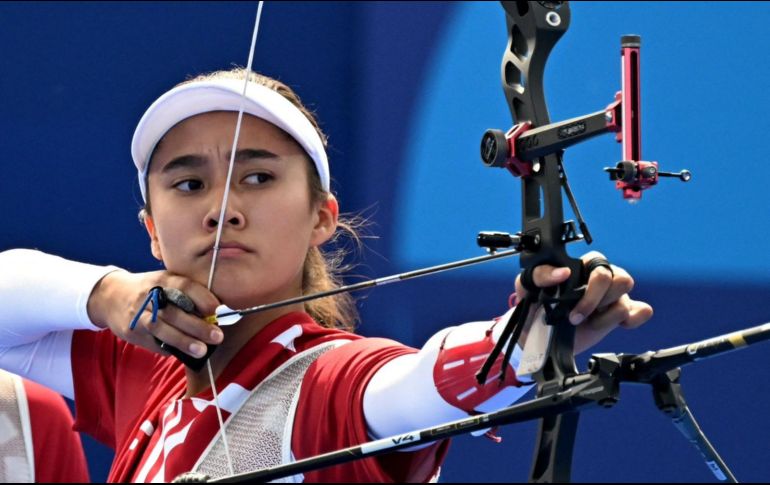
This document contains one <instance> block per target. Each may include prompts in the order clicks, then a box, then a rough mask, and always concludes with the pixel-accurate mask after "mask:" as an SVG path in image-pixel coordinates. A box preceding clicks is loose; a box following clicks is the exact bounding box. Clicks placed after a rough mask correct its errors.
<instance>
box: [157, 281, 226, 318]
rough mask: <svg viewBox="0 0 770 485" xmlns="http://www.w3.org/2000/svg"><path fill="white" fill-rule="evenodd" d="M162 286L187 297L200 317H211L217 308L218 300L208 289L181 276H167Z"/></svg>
mask: <svg viewBox="0 0 770 485" xmlns="http://www.w3.org/2000/svg"><path fill="white" fill-rule="evenodd" d="M164 286H170V287H172V288H176V289H178V290H179V291H181V292H182V293H184V294H185V295H187V296H189V297H190V299H191V300H192V301H193V303H195V308H196V309H197V310H198V311H199V312H200V313H201V315H204V316H206V315H213V314H214V313H215V311H216V308H217V307H218V306H219V303H220V302H219V299H217V297H216V296H214V294H213V293H212V292H211V291H209V289H208V288H206V287H205V286H203V285H201V284H200V283H196V282H195V281H192V280H190V279H188V278H185V277H183V276H176V275H171V276H169V277H168V279H167V281H164Z"/></svg>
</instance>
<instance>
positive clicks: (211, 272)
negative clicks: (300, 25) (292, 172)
mask: <svg viewBox="0 0 770 485" xmlns="http://www.w3.org/2000/svg"><path fill="white" fill-rule="evenodd" d="M263 4H264V2H263V1H260V2H259V3H258V6H257V18H256V20H255V22H254V32H253V33H252V36H251V47H250V48H249V60H248V62H247V63H246V75H245V79H244V81H243V92H242V93H241V104H240V108H239V109H238V121H237V122H236V124H235V135H234V137H233V149H232V150H231V151H230V163H229V165H228V167H227V181H226V182H225V191H224V195H223V196H222V208H221V209H220V212H219V221H218V224H217V235H216V239H215V240H214V252H213V255H212V259H211V269H210V270H209V281H208V285H207V288H208V289H209V290H211V289H212V287H213V286H214V273H215V271H216V266H217V256H218V255H219V243H220V240H221V239H222V230H223V228H224V219H225V212H226V211H227V199H228V196H229V195H230V183H231V180H232V177H233V168H234V166H235V151H236V149H237V148H238V138H239V136H240V133H241V124H242V121H243V112H244V110H245V108H246V89H247V88H248V86H249V73H250V72H251V66H252V64H253V62H254V51H255V47H256V45H257V33H258V32H259V22H260V19H261V17H262V5H263ZM206 366H207V368H208V374H209V382H210V384H211V391H212V394H213V395H214V406H215V407H216V410H217V419H218V420H219V434H220V435H221V436H222V445H223V446H224V450H225V456H226V457H227V467H228V469H229V470H230V475H235V469H234V468H233V460H232V457H231V456H230V448H229V447H228V444H227V434H226V433H225V424H224V420H223V419H222V409H221V408H220V406H219V394H218V393H217V387H216V384H215V382H214V371H213V370H212V369H211V359H209V360H207V361H206Z"/></svg>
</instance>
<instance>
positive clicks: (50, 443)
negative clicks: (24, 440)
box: [23, 379, 90, 483]
mask: <svg viewBox="0 0 770 485" xmlns="http://www.w3.org/2000/svg"><path fill="white" fill-rule="evenodd" d="M23 383H24V392H25V394H26V395H27V406H28V408H29V418H30V419H29V421H30V425H31V428H32V449H33V453H34V457H35V481H36V482H38V483H50V482H63V483H78V482H79V483H84V482H89V481H90V479H89V477H88V464H87V463H86V457H85V455H84V454H83V446H82V444H81V442H80V436H79V435H78V434H77V433H76V432H75V431H73V429H72V427H73V419H72V413H70V410H69V408H68V407H67V404H66V403H65V402H64V399H63V398H62V397H61V396H60V395H58V394H56V393H55V392H52V391H50V390H48V389H46V388H45V387H43V386H41V385H39V384H36V383H34V382H31V381H28V380H26V379H25V380H23Z"/></svg>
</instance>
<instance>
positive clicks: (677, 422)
mask: <svg viewBox="0 0 770 485" xmlns="http://www.w3.org/2000/svg"><path fill="white" fill-rule="evenodd" d="M681 373H682V371H681V369H674V370H672V371H669V372H668V373H666V374H662V375H660V376H658V378H657V379H655V380H654V381H653V382H652V388H653V391H652V392H653V395H654V397H655V403H656V404H657V405H658V409H660V410H661V411H663V412H664V413H665V414H666V415H668V416H670V417H671V419H672V421H673V423H674V426H675V427H676V429H678V430H679V432H681V433H682V434H683V435H684V437H685V438H687V441H689V442H690V443H691V444H692V445H693V446H694V447H695V449H696V450H698V452H699V453H700V454H701V456H702V457H703V459H704V460H705V461H706V466H708V467H709V470H711V472H712V473H713V474H714V476H715V477H717V480H720V481H722V482H729V483H738V480H736V478H735V475H733V473H732V472H731V471H730V469H729V468H728V467H727V464H726V463H725V462H724V460H722V457H720V456H719V453H717V451H716V450H715V449H714V447H713V446H712V445H711V443H710V442H709V440H708V438H706V435H705V434H704V433H703V431H702V430H701V429H700V426H698V422H697V421H695V417H694V416H693V415H692V413H691V412H690V408H688V407H687V402H686V401H685V400H684V394H683V393H682V386H681V385H680V384H679V376H680V375H681Z"/></svg>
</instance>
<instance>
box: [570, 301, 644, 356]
mask: <svg viewBox="0 0 770 485" xmlns="http://www.w3.org/2000/svg"><path fill="white" fill-rule="evenodd" d="M630 301H631V299H630V298H628V296H627V295H624V297H622V298H621V299H620V301H618V302H616V303H615V304H613V305H610V306H609V307H608V308H607V309H606V310H605V311H603V312H601V313H597V314H595V315H594V316H593V317H591V318H589V319H588V320H586V322H585V323H583V324H582V325H580V326H579V327H578V328H577V331H576V334H575V353H580V352H582V351H583V350H585V349H587V348H590V347H592V346H594V345H595V344H597V343H598V342H599V341H601V340H602V339H603V338H604V337H606V336H607V335H608V334H609V333H610V332H612V331H613V330H614V329H615V328H617V327H618V326H620V325H621V323H623V322H625V321H626V320H627V319H628V318H629V317H630V307H631V303H630Z"/></svg>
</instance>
